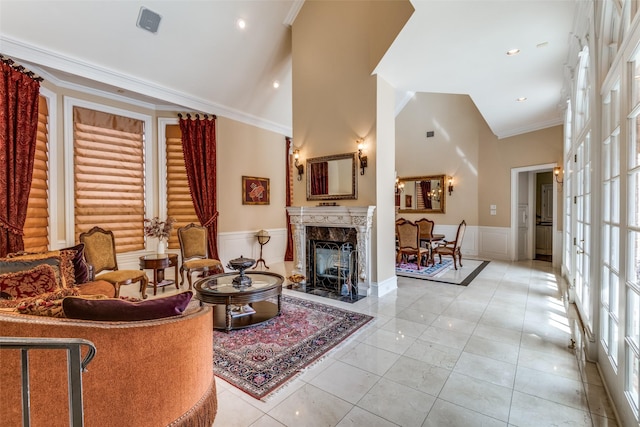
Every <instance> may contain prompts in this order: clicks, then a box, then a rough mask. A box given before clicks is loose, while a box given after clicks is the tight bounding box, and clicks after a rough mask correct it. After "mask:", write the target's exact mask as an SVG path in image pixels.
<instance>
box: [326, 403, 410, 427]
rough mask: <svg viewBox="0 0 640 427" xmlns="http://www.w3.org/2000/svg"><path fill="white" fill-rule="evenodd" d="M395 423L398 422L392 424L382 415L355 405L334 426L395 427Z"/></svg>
mask: <svg viewBox="0 0 640 427" xmlns="http://www.w3.org/2000/svg"><path fill="white" fill-rule="evenodd" d="M397 425H398V424H394V423H392V422H391V421H387V420H385V419H384V418H382V417H379V416H377V415H375V414H372V413H371V412H367V411H365V410H364V409H362V408H359V407H357V406H355V407H354V408H353V409H352V410H351V411H349V413H348V414H347V415H345V417H344V418H343V419H342V420H341V421H340V422H339V423H338V425H337V426H336V427H363V426H371V427H373V426H375V427H396V426H397Z"/></svg>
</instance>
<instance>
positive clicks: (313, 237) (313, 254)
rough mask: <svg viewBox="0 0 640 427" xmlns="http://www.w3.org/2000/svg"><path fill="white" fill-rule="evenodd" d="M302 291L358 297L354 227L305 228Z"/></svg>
mask: <svg viewBox="0 0 640 427" xmlns="http://www.w3.org/2000/svg"><path fill="white" fill-rule="evenodd" d="M306 235H307V248H306V258H307V263H306V264H307V271H306V277H307V283H306V287H305V292H308V293H313V294H317V295H323V296H329V297H331V298H334V299H341V300H349V301H353V300H356V301H357V300H358V251H357V249H356V245H357V233H356V230H355V229H354V228H340V227H316V226H310V227H307V228H306Z"/></svg>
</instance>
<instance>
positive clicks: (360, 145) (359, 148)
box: [356, 138, 367, 175]
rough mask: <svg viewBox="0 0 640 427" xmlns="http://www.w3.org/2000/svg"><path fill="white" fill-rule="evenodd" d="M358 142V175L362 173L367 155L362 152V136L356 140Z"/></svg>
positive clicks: (365, 165)
mask: <svg viewBox="0 0 640 427" xmlns="http://www.w3.org/2000/svg"><path fill="white" fill-rule="evenodd" d="M356 143H357V144H358V159H359V160H360V175H364V168H366V167H367V156H365V155H363V154H362V150H364V140H363V139H362V138H360V139H358V140H356Z"/></svg>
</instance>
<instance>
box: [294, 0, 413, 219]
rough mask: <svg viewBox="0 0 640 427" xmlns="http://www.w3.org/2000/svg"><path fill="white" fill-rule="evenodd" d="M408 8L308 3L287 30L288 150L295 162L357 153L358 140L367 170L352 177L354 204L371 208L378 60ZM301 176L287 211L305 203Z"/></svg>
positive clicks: (349, 202) (399, 3)
mask: <svg viewBox="0 0 640 427" xmlns="http://www.w3.org/2000/svg"><path fill="white" fill-rule="evenodd" d="M412 12H413V7H411V4H410V3H409V2H408V1H404V0H403V1H357V2H333V1H307V2H305V4H304V6H303V7H302V9H301V10H300V13H299V14H298V16H297V18H296V20H295V22H294V24H293V29H292V57H293V73H292V74H293V144H294V146H295V147H296V148H299V149H300V159H301V161H304V160H306V159H308V158H313V157H321V156H327V155H332V154H342V153H353V152H355V151H357V146H356V140H357V139H359V138H363V139H364V142H365V154H366V155H367V157H368V164H369V166H368V168H367V170H366V171H365V174H364V175H358V177H357V179H358V199H357V200H344V201H343V200H341V201H340V202H339V203H340V204H341V205H350V206H356V205H357V206H364V205H375V204H376V194H375V191H376V190H375V188H376V186H375V184H376V145H377V138H376V126H377V125H376V115H377V110H376V102H377V101H376V99H377V89H376V77H375V76H373V75H371V73H372V72H373V69H374V67H375V65H376V64H377V62H378V61H379V59H380V58H381V57H382V54H383V53H384V52H385V51H386V49H387V48H388V46H389V45H390V44H391V42H392V41H393V39H394V38H395V36H396V35H397V33H398V31H399V30H400V29H401V28H402V26H403V25H404V23H405V22H406V20H407V19H408V17H409V16H410V14H411V13H412ZM306 173H307V170H306V168H305V177H304V179H303V180H302V181H295V183H294V200H293V205H296V206H304V205H315V204H316V202H314V201H307V200H306V185H305V184H306Z"/></svg>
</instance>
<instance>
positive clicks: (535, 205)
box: [511, 164, 559, 265]
mask: <svg viewBox="0 0 640 427" xmlns="http://www.w3.org/2000/svg"><path fill="white" fill-rule="evenodd" d="M555 166H556V164H543V165H534V166H527V167H522V168H513V169H511V236H512V248H511V249H512V250H511V259H512V260H514V261H519V260H530V259H541V260H544V261H551V262H552V263H553V265H555V264H556V263H557V260H558V259H559V257H558V256H557V255H556V254H557V249H556V244H555V240H556V239H555V235H556V232H557V228H558V227H557V224H558V217H557V215H558V209H557V206H556V203H554V201H555V200H556V198H557V191H558V189H557V185H556V183H555V180H554V179H553V168H554V167H555ZM554 255H556V256H554Z"/></svg>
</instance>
